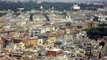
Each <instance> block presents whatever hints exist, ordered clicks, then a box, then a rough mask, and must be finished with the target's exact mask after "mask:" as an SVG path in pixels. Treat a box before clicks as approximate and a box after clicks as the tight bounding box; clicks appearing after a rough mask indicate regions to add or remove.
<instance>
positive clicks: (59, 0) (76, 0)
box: [38, 0, 107, 2]
mask: <svg viewBox="0 0 107 60" xmlns="http://www.w3.org/2000/svg"><path fill="white" fill-rule="evenodd" d="M38 1H52V2H87V1H88V2H90V1H107V0H38Z"/></svg>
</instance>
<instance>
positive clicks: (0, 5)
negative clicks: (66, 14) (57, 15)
mask: <svg viewBox="0 0 107 60" xmlns="http://www.w3.org/2000/svg"><path fill="white" fill-rule="evenodd" d="M74 4H75V3H49V2H42V3H36V2H17V3H14V2H0V10H8V9H11V10H14V11H17V8H24V9H25V10H32V9H40V6H43V8H44V9H51V8H52V7H54V8H55V9H56V10H62V11H63V10H71V7H72V6H73V5H74ZM79 6H80V7H81V9H87V8H86V7H88V9H93V10H96V9H97V8H99V7H100V8H103V6H99V5H92V4H89V5H86V4H79ZM93 7H94V8H93Z"/></svg>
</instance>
